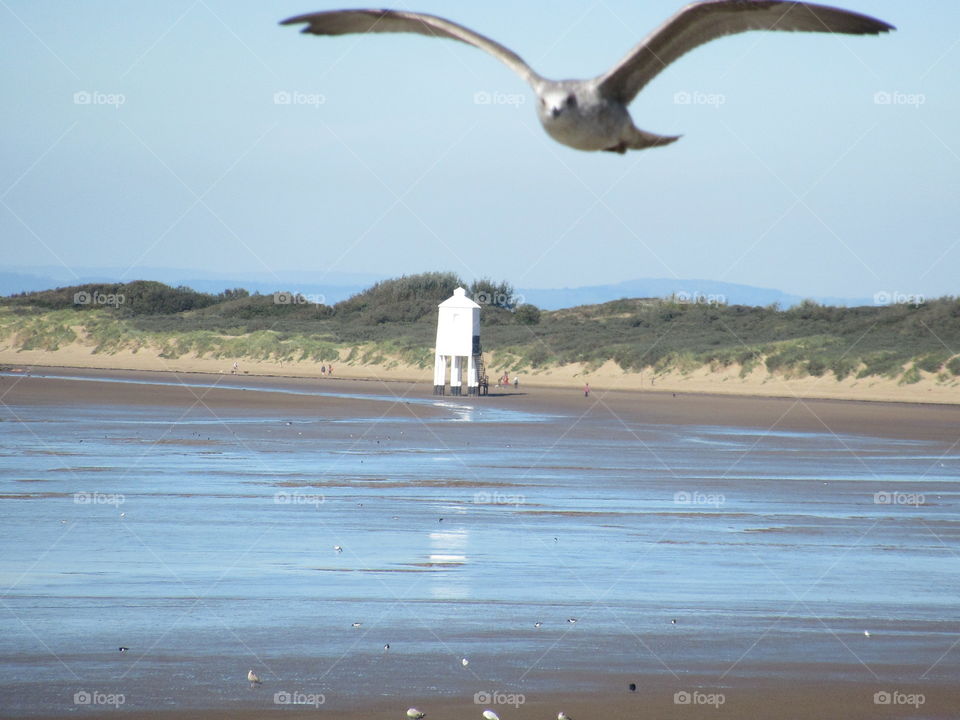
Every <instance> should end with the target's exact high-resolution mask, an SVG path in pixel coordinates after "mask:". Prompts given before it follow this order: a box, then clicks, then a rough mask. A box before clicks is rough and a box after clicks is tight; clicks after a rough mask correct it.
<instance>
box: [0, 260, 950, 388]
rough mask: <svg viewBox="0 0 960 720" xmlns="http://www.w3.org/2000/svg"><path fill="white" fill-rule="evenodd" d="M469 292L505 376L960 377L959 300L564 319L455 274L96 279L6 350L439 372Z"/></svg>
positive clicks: (561, 313)
mask: <svg viewBox="0 0 960 720" xmlns="http://www.w3.org/2000/svg"><path fill="white" fill-rule="evenodd" d="M459 285H463V286H464V287H467V288H468V294H469V295H470V296H471V297H474V298H475V299H477V300H478V301H479V302H480V303H481V305H482V306H483V310H482V314H481V318H482V323H483V345H484V348H485V349H486V350H487V358H488V360H487V363H488V366H489V367H491V368H503V369H508V370H510V371H511V372H517V371H526V372H529V371H536V370H539V369H543V368H550V367H556V366H562V365H567V364H570V363H584V364H585V365H586V366H587V367H589V368H595V367H598V366H600V365H602V364H603V363H604V362H607V361H609V360H613V361H614V362H616V363H617V364H618V365H620V367H622V368H623V369H624V370H625V371H629V372H639V371H650V370H653V371H654V372H656V373H665V372H671V371H676V372H683V373H688V372H691V371H694V370H697V369H700V368H704V367H706V368H709V369H710V370H713V371H723V370H725V369H728V368H739V370H740V374H741V375H742V376H745V375H747V374H749V373H750V372H752V371H753V370H755V369H757V368H760V369H763V370H765V371H766V372H768V373H771V374H779V375H784V376H789V377H802V376H814V377H826V376H832V377H834V378H836V379H838V380H844V379H853V378H867V377H885V378H892V379H897V380H898V382H900V383H902V384H912V383H915V382H919V381H920V380H921V379H922V378H923V375H922V373H927V374H932V375H934V376H936V377H937V378H938V380H939V381H940V382H946V383H955V382H958V378H960V356H958V352H960V301H958V300H957V299H956V298H942V299H939V300H933V301H928V302H925V303H921V304H917V305H908V304H899V305H891V306H881V307H856V308H845V307H830V306H821V305H818V304H817V303H814V302H809V301H807V302H804V303H802V304H800V305H799V306H797V307H794V308H791V309H789V310H781V309H779V308H777V307H773V306H771V307H745V306H725V305H713V304H697V303H684V302H680V301H678V300H677V299H676V298H672V299H664V300H660V299H641V300H637V299H634V300H617V301H614V302H609V303H604V304H602V305H591V306H583V307H577V308H570V309H565V310H558V311H553V312H548V311H541V310H539V309H538V308H535V307H533V306H531V305H526V304H519V305H517V304H515V298H514V293H513V289H512V288H511V287H510V286H509V285H508V284H506V283H495V282H493V281H490V280H480V281H477V282H475V283H473V284H471V285H467V284H465V283H463V282H462V280H461V279H460V278H459V277H457V276H456V275H455V274H453V273H424V274H421V275H414V276H410V277H402V278H399V279H395V280H388V281H384V282H381V283H377V284H376V285H374V286H373V287H371V288H369V289H368V290H366V291H364V292H362V293H359V294H357V295H355V296H353V297H351V298H349V299H348V300H345V301H343V302H341V303H338V304H336V305H333V306H327V305H323V304H317V303H314V302H311V301H310V298H306V297H303V296H301V295H297V294H295V293H290V292H283V291H280V292H278V293H275V294H273V295H257V294H254V295H250V294H249V293H247V292H246V291H245V290H242V289H235V290H228V291H225V292H223V293H220V294H219V295H210V294H206V293H197V292H195V291H193V290H191V289H189V288H182V287H181V288H170V287H168V286H166V285H163V284H161V283H155V282H145V281H138V282H133V283H126V284H101V285H84V286H77V287H70V288H58V289H56V290H49V291H44V292H39V293H29V294H23V295H18V296H12V297H9V298H4V299H2V300H0V341H2V343H3V344H4V345H7V346H8V347H13V348H16V349H18V350H56V349H57V348H59V347H62V346H64V345H67V344H69V343H71V342H74V341H77V340H80V341H81V342H84V343H86V344H88V345H91V346H92V348H93V349H94V351H95V352H97V353H105V354H109V353H115V352H118V351H120V350H132V351H134V352H136V351H138V350H140V349H141V348H151V349H152V351H154V352H158V353H159V354H161V355H162V356H163V357H166V358H177V357H183V356H185V355H197V356H204V357H212V358H224V359H229V360H233V359H243V358H247V359H251V360H276V361H301V362H302V361H307V362H315V363H324V362H330V361H334V360H337V359H338V358H340V357H341V353H343V357H346V358H347V362H351V363H372V362H390V363H399V362H402V363H405V364H408V365H413V366H417V367H421V368H426V367H429V366H430V365H431V364H432V362H433V356H432V345H433V341H434V337H435V333H436V314H437V304H438V303H440V302H441V301H443V300H445V299H446V298H447V297H449V296H450V295H451V294H452V293H453V290H454V288H456V287H457V286H459Z"/></svg>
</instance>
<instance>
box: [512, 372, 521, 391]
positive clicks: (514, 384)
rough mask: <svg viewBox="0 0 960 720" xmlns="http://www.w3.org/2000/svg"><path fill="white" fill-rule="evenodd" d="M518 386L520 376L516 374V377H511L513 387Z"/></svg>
mask: <svg viewBox="0 0 960 720" xmlns="http://www.w3.org/2000/svg"><path fill="white" fill-rule="evenodd" d="M519 387H520V376H519V375H517V376H516V377H514V378H513V389H514V390H516V389H517V388H519Z"/></svg>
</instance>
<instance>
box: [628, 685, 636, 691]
mask: <svg viewBox="0 0 960 720" xmlns="http://www.w3.org/2000/svg"><path fill="white" fill-rule="evenodd" d="M628 687H629V688H630V692H636V691H637V684H636V683H630V685H628Z"/></svg>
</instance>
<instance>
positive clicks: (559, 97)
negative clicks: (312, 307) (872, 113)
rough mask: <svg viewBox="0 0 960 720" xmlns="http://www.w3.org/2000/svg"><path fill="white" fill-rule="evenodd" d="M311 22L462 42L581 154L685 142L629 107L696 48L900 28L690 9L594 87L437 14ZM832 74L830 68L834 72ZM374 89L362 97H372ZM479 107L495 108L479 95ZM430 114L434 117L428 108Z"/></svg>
mask: <svg viewBox="0 0 960 720" xmlns="http://www.w3.org/2000/svg"><path fill="white" fill-rule="evenodd" d="M300 23H305V24H306V27H305V28H304V29H303V31H302V32H304V33H310V34H313V35H347V34H351V33H417V34H420V35H427V36H428V37H438V38H447V39H449V40H457V41H459V42H462V43H466V44H467V45H473V46H474V47H476V48H479V49H480V50H484V51H485V52H487V53H489V54H490V55H492V56H493V57H495V58H497V60H499V61H500V62H502V63H504V64H505V65H506V66H507V67H508V68H510V69H511V70H513V71H514V72H515V73H516V74H517V75H519V76H520V77H521V78H522V79H523V80H525V81H526V82H527V84H528V85H530V87H531V88H532V89H533V91H534V93H535V94H536V96H537V115H538V117H539V119H540V124H541V125H543V129H544V130H546V132H547V134H548V135H550V137H552V138H553V139H554V140H556V141H557V142H559V143H562V144H563V145H567V146H569V147H572V148H575V149H576V150H585V151H596V150H605V151H608V152H616V153H620V154H623V153H625V152H626V151H627V150H643V149H644V148H649V147H656V146H659V145H668V144H670V143H672V142H674V141H676V140H678V139H679V136H676V135H674V136H665V135H655V134H654V133H650V132H646V131H644V130H640V129H639V128H638V127H636V125H634V123H633V119H632V118H631V117H630V111H629V110H628V109H627V107H628V105H629V104H630V103H631V102H632V101H633V99H634V98H635V97H636V96H637V94H638V93H639V92H640V91H641V90H643V88H644V87H646V86H647V85H648V84H649V83H650V81H651V80H653V79H654V78H655V77H656V76H657V75H659V74H660V73H661V72H662V71H663V70H664V68H666V67H667V66H668V65H670V64H671V63H672V62H674V61H675V60H677V59H679V58H680V57H682V56H683V55H685V54H686V53H688V52H690V51H691V50H693V49H694V48H696V47H699V46H700V45H703V44H704V43H708V42H710V41H711V40H716V39H717V38H721V37H724V36H726V35H736V34H738V33H744V32H748V31H751V30H777V31H788V32H822V33H844V34H847V35H879V34H880V33H885V32H889V31H890V30H893V29H894V27H893V26H892V25H889V24H888V23H885V22H883V21H882V20H877V19H875V18H872V17H869V16H867V15H861V14H859V13H855V12H850V11H849V10H841V9H838V8H833V7H827V6H825V5H816V4H814V3H808V2H795V1H794V0H701V1H700V2H694V3H691V4H689V5H687V6H686V7H684V8H682V9H681V10H680V11H679V12H677V13H676V14H675V15H674V16H673V17H671V18H670V19H669V20H667V22H666V23H664V24H663V25H661V26H660V27H659V28H658V29H657V30H655V31H654V32H653V33H652V34H650V35H648V36H647V38H646V39H645V40H643V41H642V42H641V43H640V44H639V45H636V46H635V47H634V48H632V49H631V50H630V51H629V52H628V53H627V55H626V57H624V58H623V59H622V60H621V61H620V62H619V63H618V64H617V65H616V66H614V67H613V68H611V69H610V70H608V71H607V72H605V73H604V74H602V75H600V76H598V77H595V78H592V79H588V80H561V81H556V80H548V79H547V78H544V77H542V76H540V75H539V74H537V73H536V72H535V71H534V70H533V68H531V67H530V66H529V65H528V64H527V63H526V62H525V61H524V60H523V58H521V57H520V56H519V55H517V54H516V53H515V52H513V51H512V50H510V49H509V48H507V47H505V46H503V45H501V44H500V43H498V42H496V41H495V40H491V39H490V38H488V37H485V36H484V35H481V34H479V33H477V32H474V31H473V30H471V29H469V28H466V27H464V26H463V25H458V24H457V23H455V22H452V21H450V20H446V19H444V18H441V17H437V16H435V15H426V14H424V13H417V12H407V11H405V10H376V9H361V10H332V11H327V12H315V13H309V14H306V15H297V16H296V17H291V18H287V19H286V20H284V21H282V22H281V23H280V24H281V25H296V24H300ZM828 71H829V68H828ZM426 86H427V83H425V82H424V81H423V80H422V79H421V78H416V77H415V78H411V85H410V88H409V89H410V91H411V93H413V92H414V91H416V92H415V93H414V94H415V96H416V97H417V98H420V97H422V95H423V92H424V90H425V88H426ZM367 87H368V82H365V83H364V84H362V85H361V86H360V87H359V89H360V91H361V92H369V91H368V89H367ZM475 98H476V99H475V102H476V103H477V104H489V102H490V100H489V99H487V100H486V103H484V96H483V94H480V95H478V96H475ZM424 111H425V112H427V113H429V109H428V108H424Z"/></svg>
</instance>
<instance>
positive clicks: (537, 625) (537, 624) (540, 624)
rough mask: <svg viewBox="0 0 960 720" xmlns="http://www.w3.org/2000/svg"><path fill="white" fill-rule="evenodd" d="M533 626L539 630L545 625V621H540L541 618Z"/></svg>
mask: <svg viewBox="0 0 960 720" xmlns="http://www.w3.org/2000/svg"><path fill="white" fill-rule="evenodd" d="M533 626H534V627H535V628H537V630H539V629H540V628H541V627H543V623H542V622H540V621H539V620H537V621H536V622H535V623H534V624H533Z"/></svg>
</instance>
